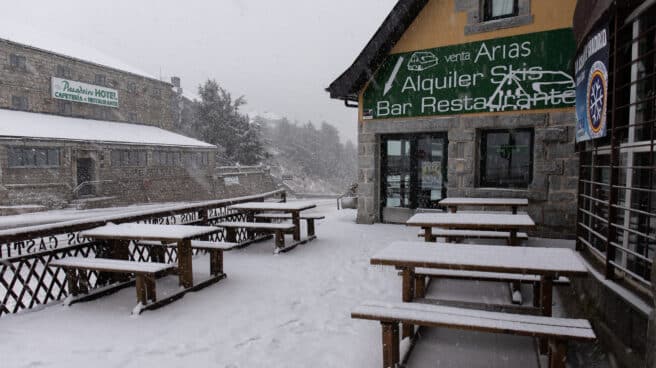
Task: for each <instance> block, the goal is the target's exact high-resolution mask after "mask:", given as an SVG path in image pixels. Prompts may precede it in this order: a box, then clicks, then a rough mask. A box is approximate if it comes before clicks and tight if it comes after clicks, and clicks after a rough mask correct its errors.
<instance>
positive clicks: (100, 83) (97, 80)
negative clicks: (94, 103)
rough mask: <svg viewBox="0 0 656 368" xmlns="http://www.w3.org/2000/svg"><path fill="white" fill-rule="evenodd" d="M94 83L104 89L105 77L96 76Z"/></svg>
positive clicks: (103, 75) (101, 75)
mask: <svg viewBox="0 0 656 368" xmlns="http://www.w3.org/2000/svg"><path fill="white" fill-rule="evenodd" d="M94 81H95V84H96V85H97V86H103V87H105V86H106V85H107V76H106V75H105V74H96V76H95V78H94Z"/></svg>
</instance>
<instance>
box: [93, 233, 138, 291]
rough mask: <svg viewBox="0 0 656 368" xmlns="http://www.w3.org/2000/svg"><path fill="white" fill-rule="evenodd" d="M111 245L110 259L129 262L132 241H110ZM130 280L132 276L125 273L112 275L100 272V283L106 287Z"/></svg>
mask: <svg viewBox="0 0 656 368" xmlns="http://www.w3.org/2000/svg"><path fill="white" fill-rule="evenodd" d="M107 243H108V245H109V252H108V253H109V254H108V256H109V258H111V259H120V260H124V261H127V260H129V259H130V241H129V240H108V241H107ZM129 279H130V275H128V274H123V273H110V272H99V273H98V281H99V282H98V283H99V284H100V285H104V284H106V283H110V284H111V283H115V282H124V281H128V280H129Z"/></svg>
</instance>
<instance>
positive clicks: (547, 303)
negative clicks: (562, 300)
mask: <svg viewBox="0 0 656 368" xmlns="http://www.w3.org/2000/svg"><path fill="white" fill-rule="evenodd" d="M553 280H554V278H553V277H551V276H541V277H540V309H541V312H542V315H543V316H545V317H551V304H552V302H553ZM548 351H549V345H548V341H547V339H540V354H542V355H545V354H547V352H548Z"/></svg>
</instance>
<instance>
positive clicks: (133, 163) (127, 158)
mask: <svg viewBox="0 0 656 368" xmlns="http://www.w3.org/2000/svg"><path fill="white" fill-rule="evenodd" d="M110 159H111V166H112V167H146V166H148V152H147V151H145V150H129V149H115V150H112V151H111V153H110Z"/></svg>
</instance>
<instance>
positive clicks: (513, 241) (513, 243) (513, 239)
mask: <svg viewBox="0 0 656 368" xmlns="http://www.w3.org/2000/svg"><path fill="white" fill-rule="evenodd" d="M508 245H510V246H512V247H514V246H516V245H519V239H518V238H517V229H511V230H510V238H508Z"/></svg>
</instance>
